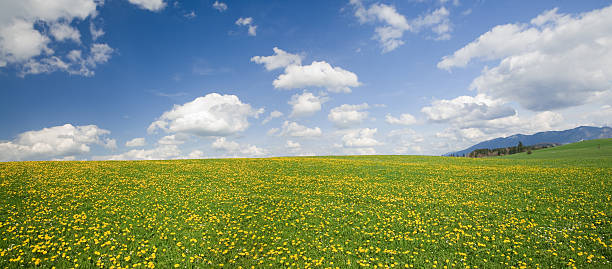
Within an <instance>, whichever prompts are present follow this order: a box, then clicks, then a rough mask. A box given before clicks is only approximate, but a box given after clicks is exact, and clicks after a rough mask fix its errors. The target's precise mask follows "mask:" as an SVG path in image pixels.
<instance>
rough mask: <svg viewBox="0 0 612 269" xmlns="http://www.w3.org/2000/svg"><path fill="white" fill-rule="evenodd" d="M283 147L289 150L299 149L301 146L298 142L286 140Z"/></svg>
mask: <svg viewBox="0 0 612 269" xmlns="http://www.w3.org/2000/svg"><path fill="white" fill-rule="evenodd" d="M285 147H286V148H289V149H299V148H300V147H302V145H300V143H298V142H294V141H291V140H287V144H285Z"/></svg>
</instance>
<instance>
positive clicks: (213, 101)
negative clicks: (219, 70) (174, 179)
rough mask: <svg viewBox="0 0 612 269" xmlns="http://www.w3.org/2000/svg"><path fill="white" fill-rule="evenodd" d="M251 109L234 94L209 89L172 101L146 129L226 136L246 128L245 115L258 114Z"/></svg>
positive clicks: (259, 111)
mask: <svg viewBox="0 0 612 269" xmlns="http://www.w3.org/2000/svg"><path fill="white" fill-rule="evenodd" d="M261 113H263V109H259V110H255V109H253V108H252V107H251V105H249V104H245V103H242V102H241V101H240V99H238V96H235V95H221V94H218V93H210V94H207V95H205V96H202V97H198V98H196V99H195V100H193V101H191V102H187V103H185V104H183V105H175V106H174V107H173V108H172V109H171V110H170V111H166V112H164V113H163V114H162V115H161V117H159V119H158V120H156V121H154V122H153V123H151V125H150V126H149V128H148V129H147V131H148V132H149V133H152V132H154V131H155V130H157V129H161V130H164V131H166V132H170V133H179V134H186V135H197V136H201V137H207V136H227V135H231V134H235V133H237V132H241V131H244V130H246V129H247V128H248V127H249V122H248V118H249V117H255V118H257V117H259V114H261Z"/></svg>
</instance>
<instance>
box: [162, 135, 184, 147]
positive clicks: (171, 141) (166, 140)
mask: <svg viewBox="0 0 612 269" xmlns="http://www.w3.org/2000/svg"><path fill="white" fill-rule="evenodd" d="M186 138H187V137H181V138H179V135H176V134H173V135H167V136H164V137H162V138H160V139H159V140H158V141H157V144H160V145H180V144H183V143H185V141H184V140H185V139H186Z"/></svg>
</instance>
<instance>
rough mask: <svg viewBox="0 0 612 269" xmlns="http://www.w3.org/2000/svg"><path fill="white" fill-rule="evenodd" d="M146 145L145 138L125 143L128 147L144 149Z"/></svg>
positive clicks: (137, 138)
mask: <svg viewBox="0 0 612 269" xmlns="http://www.w3.org/2000/svg"><path fill="white" fill-rule="evenodd" d="M145 144H146V142H145V139H144V137H136V138H134V139H132V140H130V141H127V142H125V146H126V147H142V146H144V145H145Z"/></svg>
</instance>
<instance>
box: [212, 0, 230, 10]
mask: <svg viewBox="0 0 612 269" xmlns="http://www.w3.org/2000/svg"><path fill="white" fill-rule="evenodd" d="M212 7H213V8H214V9H216V10H218V11H219V12H223V11H226V10H227V4H225V3H223V2H219V1H215V2H214V3H213V5H212Z"/></svg>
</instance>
